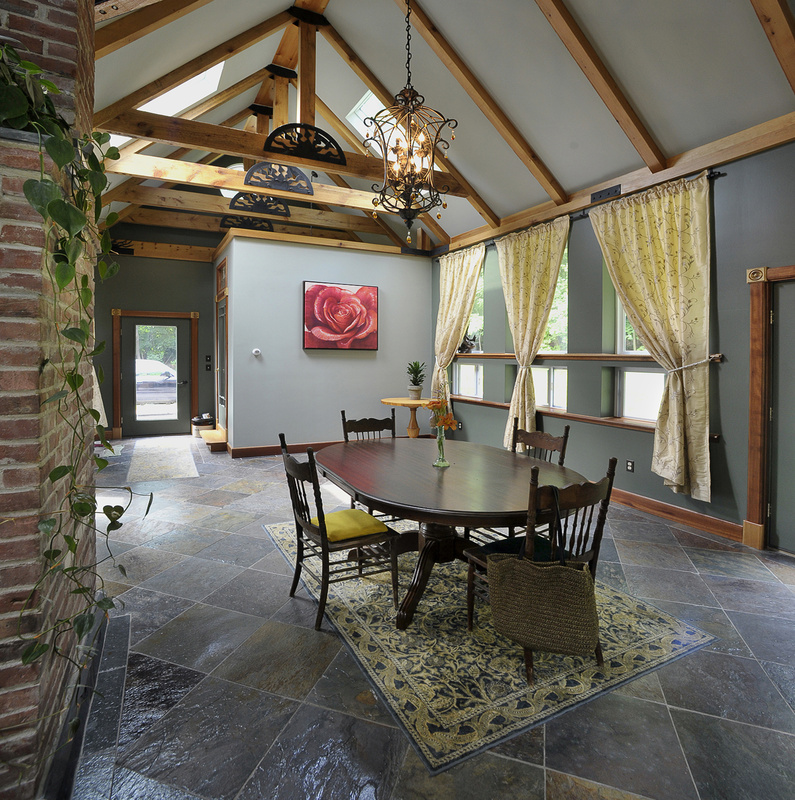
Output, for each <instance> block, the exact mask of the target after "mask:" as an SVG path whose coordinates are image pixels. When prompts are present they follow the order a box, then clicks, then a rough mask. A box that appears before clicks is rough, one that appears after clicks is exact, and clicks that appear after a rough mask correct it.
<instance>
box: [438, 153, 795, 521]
mask: <svg viewBox="0 0 795 800" xmlns="http://www.w3.org/2000/svg"><path fill="white" fill-rule="evenodd" d="M719 171H720V172H722V173H725V175H724V176H723V177H719V178H717V179H716V180H714V181H712V182H711V183H712V207H713V220H712V222H713V236H712V276H711V284H712V285H711V309H712V311H711V322H710V325H711V329H710V337H711V348H710V349H711V352H721V353H723V354H724V360H723V362H722V363H720V364H712V365H711V366H710V395H711V396H710V432H711V433H713V434H720V437H719V440H718V441H716V442H713V443H712V444H711V446H710V458H711V465H712V502H711V503H703V502H699V501H695V500H692V499H691V498H689V497H686V496H683V495H677V494H674V493H673V492H671V491H670V490H669V489H667V488H665V487H664V486H663V482H662V479H661V478H660V477H659V476H657V475H655V474H653V473H652V472H651V471H650V469H649V465H650V463H651V456H652V447H653V438H654V437H653V434H652V433H651V432H649V433H646V432H642V431H631V430H625V429H621V428H615V427H608V426H604V425H598V424H590V423H584V422H578V421H570V422H569V424H570V425H571V438H570V440H569V448H568V452H567V457H566V463H567V465H569V466H571V467H572V468H574V469H576V470H578V471H579V472H582V473H583V474H585V475H589V476H598V475H600V474H603V473H604V471H605V469H606V465H607V460H608V458H609V457H610V456H613V455H615V456H617V457H618V459H619V471H618V474H617V477H616V487H617V488H620V489H624V490H626V491H629V492H633V493H635V494H639V495H643V496H645V497H650V498H654V499H656V500H661V501H663V502H666V503H670V504H672V505H677V506H681V507H684V508H688V509H692V510H694V511H698V512H700V513H704V514H708V515H710V516H714V517H718V518H721V519H726V520H729V521H731V522H737V523H740V522H742V520H743V518H744V516H745V505H746V485H747V445H748V366H749V349H748V331H749V328H748V326H749V295H748V286H747V284H746V277H745V276H746V270H748V269H751V268H754V267H760V266H768V267H774V266H783V265H787V264H793V263H795V224H794V223H793V212H795V180H793V176H795V144H791V145H786V146H783V147H780V148H777V149H775V150H771V151H768V152H766V153H762V154H760V155H756V156H752V157H749V158H746V159H743V160H741V161H737V162H734V163H732V164H728V165H725V166H722V167H720V170H719ZM485 268H486V276H485V280H486V298H485V302H486V306H487V307H486V312H485V317H486V323H485V324H486V329H485V334H484V340H485V344H484V347H485V348H486V349H487V350H491V351H497V352H499V351H501V350H502V349H503V348H502V344H501V342H502V341H503V339H504V337H505V334H506V321H505V309H504V304H502V303H501V298H500V297H499V294H500V291H501V290H499V267H498V264H497V257H496V251H495V248H494V247H493V246H490V247H489V248H488V250H487V257H486V266H485ZM437 274H438V273H437ZM437 303H438V301H437ZM612 308H613V303H612V287H610V286H609V282H608V283H607V285H606V284H605V281H604V269H603V264H602V255H601V252H600V250H599V245H598V243H597V241H596V237H595V235H594V233H593V229H592V228H591V224H590V221H589V220H588V219H587V218H584V219H577V220H574V221H573V222H572V225H571V235H570V240H569V352H572V353H575V352H576V353H600V352H609V348H607V345H608V344H609V342H608V341H606V340H605V331H612V327H613V321H612V319H610V318H609V317H612V313H613V312H612ZM607 338H608V339H612V336H608V337H607ZM507 341H508V343H509V344H508V347H507V348H506V349H508V350H511V349H512V347H511V345H510V338H508V339H507ZM482 363H483V364H484V369H485V378H484V399H485V400H492V401H496V402H506V401H507V400H509V399H510V396H508V397H506V396H505V388H504V387H505V373H506V364H505V363H504V362H502V361H498V360H484V361H483V362H482ZM544 363H545V365H557V364H560V365H565V366H567V367H568V374H569V390H568V410H569V411H570V412H572V413H577V414H588V415H591V416H600V415H601V414H602V413H604V414H605V415H607V414H608V412H607V411H606V410H605V409H604V392H603V368H605V367H609V366H610V362H604V363H600V362H576V361H573V362H572V361H569V362H564V361H551V360H550V361H545V362H544ZM508 369H510V368H508ZM455 414H456V418H457V419H459V420H460V421H461V422H462V423H463V429H462V430H461V431H459V432H458V433H457V434H456V435H457V436H458V437H460V438H465V439H468V440H471V441H476V442H483V443H485V444H492V445H497V446H499V445H501V443H502V435H503V431H504V426H505V423H506V420H507V411H506V410H503V409H498V408H489V407H483V406H476V405H472V404H468V403H457V404H456V405H455ZM564 424H566V421H564V420H560V419H554V418H551V417H543V418H539V427H540V428H542V429H544V430H548V431H550V432H551V433H553V434H558V433H560V432H562V430H563V426H564ZM628 459H629V460H632V461H634V462H635V472H633V473H630V472H627V471H626V470H625V462H626V460H628Z"/></svg>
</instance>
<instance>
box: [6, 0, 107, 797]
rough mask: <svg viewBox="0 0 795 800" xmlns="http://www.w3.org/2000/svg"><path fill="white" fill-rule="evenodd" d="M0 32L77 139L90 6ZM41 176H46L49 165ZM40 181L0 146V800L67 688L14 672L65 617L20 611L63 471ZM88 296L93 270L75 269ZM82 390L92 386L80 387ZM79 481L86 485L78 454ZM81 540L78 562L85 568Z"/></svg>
mask: <svg viewBox="0 0 795 800" xmlns="http://www.w3.org/2000/svg"><path fill="white" fill-rule="evenodd" d="M0 27H2V28H3V29H4V33H6V34H7V35H9V36H12V37H14V38H16V39H17V40H19V41H20V42H21V47H18V48H16V49H17V50H18V51H19V52H20V55H22V56H23V58H28V59H30V60H31V61H33V62H35V63H37V64H38V65H39V66H41V67H43V68H44V70H45V71H46V72H47V73H48V77H50V78H51V79H52V80H53V81H54V82H55V83H56V84H57V85H58V87H59V88H60V89H61V91H62V94H61V95H58V96H55V97H54V101H55V103H56V107H57V108H58V110H59V111H60V112H61V113H62V114H63V115H64V116H65V117H66V118H67V119H68V120H70V121H72V122H74V124H75V128H76V129H77V130H78V131H81V132H82V131H86V130H89V129H90V126H91V105H92V101H93V75H94V73H93V68H94V59H93V51H94V48H93V29H94V25H93V4H92V3H91V2H90V0H41V1H39V2H34V1H33V0H5V1H4V2H3V3H2V4H0ZM47 168H48V169H50V168H51V165H49V164H48V165H47ZM38 175H39V156H38V146H37V144H36V143H35V139H34V141H15V140H9V139H5V138H3V137H2V134H0V753H1V754H2V759H3V761H4V762H8V761H12V762H15V763H23V764H26V765H28V768H27V769H26V770H24V771H23V772H21V773H20V772H18V771H16V770H14V769H9V768H6V767H4V766H3V765H2V764H0V800H6V798H14V800H27V798H33V797H36V796H37V794H38V793H39V792H40V787H41V785H42V783H43V780H44V778H45V775H46V770H47V767H48V761H47V754H48V753H49V752H50V751H51V750H52V748H53V746H54V743H55V742H56V741H57V738H58V735H59V734H60V730H61V726H62V724H63V721H64V720H63V714H61V713H60V710H61V709H62V707H63V706H64V705H65V703H66V702H68V699H69V691H68V689H69V686H70V685H71V684H72V683H73V682H74V681H75V678H76V676H75V675H74V674H73V670H72V669H71V668H70V667H69V665H68V662H67V661H66V660H65V659H63V658H54V657H50V656H45V657H44V658H42V659H40V660H39V661H37V662H34V664H32V665H29V666H23V665H22V663H21V661H20V655H21V652H22V650H23V649H24V645H23V644H22V643H21V642H20V640H19V638H18V635H17V634H18V630H19V629H20V628H21V630H22V631H23V632H24V633H36V632H37V631H40V630H43V629H45V628H46V627H47V626H48V624H49V621H50V620H51V619H54V618H57V617H61V616H64V615H65V614H67V613H69V611H70V609H72V608H74V607H76V606H75V598H74V597H70V596H69V594H68V591H66V592H65V591H61V590H59V591H56V592H54V593H49V592H48V594H50V596H49V597H34V598H33V601H32V602H29V603H28V608H29V610H28V611H27V612H26V613H25V615H24V616H23V617H20V614H19V611H20V609H21V608H22V607H23V605H24V604H25V603H26V602H27V600H28V598H29V596H30V594H31V588H32V586H33V585H34V584H35V582H36V581H37V579H38V578H39V576H40V575H41V574H42V570H43V569H44V560H43V558H42V555H41V554H42V552H43V549H44V548H45V547H46V545H47V542H46V540H45V539H44V538H43V537H42V535H41V534H40V533H39V532H38V529H37V524H38V522H39V520H40V519H42V518H46V517H47V516H50V515H51V513H52V512H53V510H55V509H56V508H58V506H59V503H60V500H61V497H60V493H61V492H62V491H63V488H62V486H61V485H59V484H56V485H54V486H53V485H52V484H50V482H49V481H48V480H47V476H48V474H49V472H50V470H51V469H52V468H53V467H54V466H56V465H57V464H59V463H64V461H65V458H66V448H67V447H68V445H69V435H68V426H67V425H66V424H65V423H64V422H63V421H62V420H61V419H60V418H59V417H58V415H57V413H56V412H57V408H56V407H55V404H48V405H45V406H42V405H41V401H42V400H44V399H46V398H47V397H48V396H50V395H51V394H53V393H54V391H56V388H59V387H56V385H55V382H56V376H55V374H54V371H53V369H52V368H51V367H48V366H47V365H46V363H45V360H46V359H51V360H53V361H54V360H56V359H57V347H56V342H57V331H56V329H55V325H54V323H53V321H52V311H51V308H52V303H51V300H52V292H51V289H50V287H49V281H48V279H47V277H46V273H45V272H44V269H43V264H44V258H43V256H44V253H43V248H44V245H45V239H44V232H43V229H42V226H41V217H39V215H38V214H37V213H36V212H35V211H33V209H31V208H30V207H29V206H28V204H27V201H26V200H25V197H24V195H23V193H22V185H23V184H24V182H25V181H26V180H27V179H28V178H31V177H34V178H36V177H38ZM82 269H83V270H84V271H86V272H87V273H88V274H89V276H90V278H91V283H92V286H93V268H92V265H91V264H88V263H86V264H84V265H83V267H82ZM89 385H90V382H89ZM85 455H86V458H85V466H84V470H83V475H82V476H81V477H82V478H83V480H84V481H85V482H87V483H89V484H90V483H91V482H92V470H91V465H90V462H89V458H90V452H86V454H85ZM93 557H94V547H93V542H91V541H90V537H88V539H87V540H86V541H85V544H83V545H82V546H81V548H80V550H79V551H78V554H77V560H78V561H82V562H83V563H85V562H87V561H93Z"/></svg>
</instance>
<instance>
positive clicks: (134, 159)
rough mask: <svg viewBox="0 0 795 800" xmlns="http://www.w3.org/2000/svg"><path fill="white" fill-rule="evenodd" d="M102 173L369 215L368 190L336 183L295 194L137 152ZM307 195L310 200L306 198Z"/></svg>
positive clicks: (215, 169)
mask: <svg viewBox="0 0 795 800" xmlns="http://www.w3.org/2000/svg"><path fill="white" fill-rule="evenodd" d="M106 172H108V173H110V174H117V175H130V176H132V177H136V178H143V179H144V180H156V181H173V182H174V183H187V184H190V183H195V184H196V185H197V186H211V187H215V188H217V189H221V188H223V189H234V190H235V191H236V192H254V193H255V194H267V195H271V196H272V197H281V198H283V199H285V200H305V201H306V202H315V203H326V204H327V205H330V206H339V207H342V208H355V209H358V210H360V211H365V212H367V214H368V215H369V214H370V213H372V210H373V197H375V195H374V194H373V193H372V192H362V191H360V190H358V189H339V188H337V187H336V186H326V185H324V184H320V183H315V184H313V188H314V192H315V193H314V194H313V195H311V196H310V195H296V194H295V192H288V191H285V190H283V189H274V188H268V189H258V188H257V187H256V186H247V185H246V184H245V183H244V182H243V179H244V177H245V175H244V174H243V173H242V172H240V171H239V170H236V169H224V168H223V167H215V166H208V165H206V164H196V163H194V162H192V161H171V160H169V159H167V158H156V157H155V156H144V155H141V154H140V153H136V154H135V155H132V156H128V157H126V158H123V159H119V160H118V161H111V162H109V163H107V164H106ZM310 197H311V199H310Z"/></svg>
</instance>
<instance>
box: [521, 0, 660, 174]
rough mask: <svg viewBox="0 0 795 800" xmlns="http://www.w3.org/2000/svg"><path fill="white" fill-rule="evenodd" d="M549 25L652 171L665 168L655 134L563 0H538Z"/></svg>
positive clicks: (537, 3) (537, 2)
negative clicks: (643, 120)
mask: <svg viewBox="0 0 795 800" xmlns="http://www.w3.org/2000/svg"><path fill="white" fill-rule="evenodd" d="M536 5H538V7H539V8H540V9H541V11H542V12H543V13H544V16H545V17H546V18H547V20H548V21H549V24H550V25H551V26H552V28H553V29H554V31H555V33H557V35H558V37H559V38H560V40H561V42H563V45H564V46H565V47H566V49H567V50H568V51H569V53H570V54H571V56H572V58H573V59H574V60H575V61H576V62H577V64H578V65H579V67H580V69H581V70H582V71H583V74H584V75H585V77H586V78H588V80H589V81H590V83H591V86H593V88H594V89H596V93H597V94H598V95H599V97H600V98H601V99H602V102H603V103H604V104H605V105H606V106H607V110H608V111H609V112H610V113H611V114H612V115H613V117H614V118H615V120H616V122H617V123H618V124H619V126H620V127H621V130H622V131H624V133H625V134H626V136H627V138H628V139H629V141H630V142H632V146H633V147H634V148H635V149H636V150H637V151H638V154H639V155H640V157H641V158H642V159H643V161H644V163H645V164H646V166H647V167H648V168H649V169H650V170H651V171H652V172H659V171H660V170H661V169H664V168H665V155H664V154H663V152H662V150H661V149H660V146H659V145H658V144H657V142H656V141H655V140H654V137H653V136H652V135H651V133H649V131H648V130H647V129H646V126H645V125H644V124H643V123H642V122H641V120H640V117H639V116H638V115H637V113H636V111H635V109H634V108H633V107H632V105H631V103H630V102H629V100H627V98H626V96H625V95H624V93H623V92H622V91H621V89H620V88H619V87H618V84H617V83H616V82H615V80H614V79H613V76H612V75H611V74H610V71H609V70H608V69H607V67H606V66H605V64H604V62H603V61H602V59H601V58H599V56H598V54H597V52H596V50H595V49H594V47H593V45H592V44H591V42H590V41H589V40H588V37H587V36H586V35H585V34H584V33H583V31H582V28H580V26H579V25H578V24H577V22H576V21H575V19H574V17H572V15H571V13H570V12H569V10H568V8H566V6H565V5H564V3H563V0H536Z"/></svg>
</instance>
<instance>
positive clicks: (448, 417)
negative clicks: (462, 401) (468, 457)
mask: <svg viewBox="0 0 795 800" xmlns="http://www.w3.org/2000/svg"><path fill="white" fill-rule="evenodd" d="M428 408H429V409H430V411H431V427H432V428H436V447H437V449H438V456H437V459H436V461H434V462H433V465H434V467H439V468H440V469H443V468H444V467H449V466H450V462H449V461H448V460H447V459H446V458H445V457H444V432H445V431H446V430H447V429H450V430H451V431H454V430H455V429H456V428H457V427H458V422H457V421H456V420H455V419H454V418H453V412H452V411H450V409H449V408H448V406H447V401H446V400H445V399H444V398H443V397H436V398H434V399H433V400H431V401H430V402H429V403H428Z"/></svg>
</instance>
